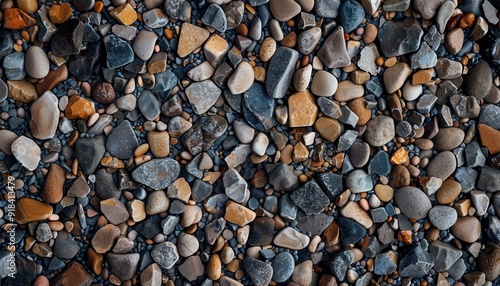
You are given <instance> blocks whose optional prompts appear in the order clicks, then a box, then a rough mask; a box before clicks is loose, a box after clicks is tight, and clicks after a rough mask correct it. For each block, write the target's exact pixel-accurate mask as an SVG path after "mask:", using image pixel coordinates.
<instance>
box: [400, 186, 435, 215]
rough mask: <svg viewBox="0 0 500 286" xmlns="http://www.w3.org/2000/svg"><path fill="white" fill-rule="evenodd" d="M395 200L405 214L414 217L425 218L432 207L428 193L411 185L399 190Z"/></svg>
mask: <svg viewBox="0 0 500 286" xmlns="http://www.w3.org/2000/svg"><path fill="white" fill-rule="evenodd" d="M394 200H395V201H396V204H397V205H398V206H399V208H400V209H401V212H402V213H403V214H404V215H406V216H407V217H409V218H414V219H422V218H425V217H426V216H427V213H428V212H429V210H430V209H431V207H432V205H431V202H430V200H429V198H428V197H427V195H426V194H425V193H424V192H422V191H421V190H420V189H417V188H415V187H411V186H407V187H403V188H400V189H399V190H397V191H396V193H395V195H394Z"/></svg>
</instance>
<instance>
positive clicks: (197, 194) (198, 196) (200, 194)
mask: <svg viewBox="0 0 500 286" xmlns="http://www.w3.org/2000/svg"><path fill="white" fill-rule="evenodd" d="M212 191H213V186H212V185H211V184H210V183H207V182H205V181H202V180H200V179H196V180H194V182H193V184H192V186H191V199H193V200H194V201H196V202H202V201H203V200H205V199H206V198H208V196H210V194H211V193H212Z"/></svg>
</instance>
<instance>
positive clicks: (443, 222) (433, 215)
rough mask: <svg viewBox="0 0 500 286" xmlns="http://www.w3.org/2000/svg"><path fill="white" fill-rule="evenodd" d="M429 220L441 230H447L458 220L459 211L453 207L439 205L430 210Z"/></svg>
mask: <svg viewBox="0 0 500 286" xmlns="http://www.w3.org/2000/svg"><path fill="white" fill-rule="evenodd" d="M429 220H430V221H431V223H432V224H433V225H434V226H435V227H437V228H438V229H439V230H446V229H449V228H450V227H452V226H453V225H454V224H455V222H456V221H457V211H456V210H455V209H454V208H452V207H448V206H439V205H437V206H434V207H433V208H432V209H431V210H430V211H429Z"/></svg>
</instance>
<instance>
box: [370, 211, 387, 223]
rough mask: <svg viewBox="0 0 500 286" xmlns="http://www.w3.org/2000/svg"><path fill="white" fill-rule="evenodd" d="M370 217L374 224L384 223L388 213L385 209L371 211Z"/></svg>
mask: <svg viewBox="0 0 500 286" xmlns="http://www.w3.org/2000/svg"><path fill="white" fill-rule="evenodd" d="M370 215H371V217H372V220H373V222H374V223H380V222H384V221H386V220H387V217H388V215H387V211H386V210H385V208H383V207H380V208H375V209H370Z"/></svg>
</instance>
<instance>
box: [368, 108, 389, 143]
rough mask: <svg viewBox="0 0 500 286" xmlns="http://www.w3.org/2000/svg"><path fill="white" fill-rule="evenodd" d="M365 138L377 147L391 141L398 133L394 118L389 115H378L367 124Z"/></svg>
mask: <svg viewBox="0 0 500 286" xmlns="http://www.w3.org/2000/svg"><path fill="white" fill-rule="evenodd" d="M366 127H367V128H366V132H365V135H364V136H365V140H366V141H367V142H368V144H370V145H372V146H376V147H380V146H383V145H385V144H387V143H388V142H390V141H391V140H392V138H394V136H395V135H396V132H395V129H394V120H393V119H392V118H391V117H389V116H384V115H380V116H376V117H375V118H374V119H372V120H370V121H368V123H367V124H366Z"/></svg>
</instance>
